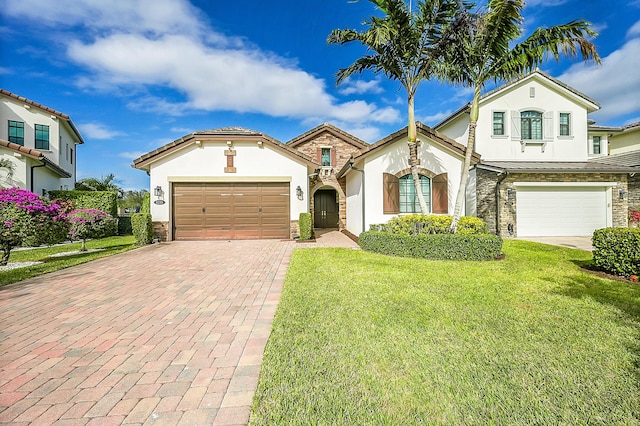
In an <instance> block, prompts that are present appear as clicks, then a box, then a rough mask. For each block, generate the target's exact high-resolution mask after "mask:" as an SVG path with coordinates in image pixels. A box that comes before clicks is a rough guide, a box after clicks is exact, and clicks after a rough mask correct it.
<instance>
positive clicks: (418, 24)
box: [327, 0, 469, 213]
mask: <svg viewBox="0 0 640 426" xmlns="http://www.w3.org/2000/svg"><path fill="white" fill-rule="evenodd" d="M369 1H370V2H371V3H373V4H374V5H375V6H377V8H378V9H380V10H381V11H382V12H383V13H384V16H382V17H375V16H373V17H371V18H369V20H368V21H366V22H364V25H365V26H366V27H367V29H366V30H365V31H362V32H360V31H357V30H353V29H343V30H333V31H332V32H331V34H330V35H329V37H328V38H327V42H328V43H330V44H346V43H350V42H354V41H357V42H359V43H361V44H362V45H363V46H365V47H366V48H367V51H368V54H367V55H365V56H363V57H361V58H359V59H357V60H356V61H355V62H354V63H353V64H351V65H350V66H349V67H347V68H343V69H340V70H339V71H338V72H337V74H336V77H337V81H336V84H340V83H341V82H342V81H344V80H345V79H346V78H347V77H349V76H351V75H353V74H355V73H362V72H364V71H372V72H374V73H382V74H384V75H385V76H386V77H387V78H389V79H391V80H397V81H398V82H400V84H401V85H402V86H403V87H404V89H405V90H406V92H407V109H408V114H407V115H408V122H409V123H408V140H409V165H410V167H411V175H412V177H413V183H414V185H415V190H416V194H417V196H418V201H419V203H420V209H421V210H422V212H423V213H428V207H427V204H426V202H425V199H424V195H423V194H422V189H421V186H420V179H419V176H418V147H417V143H418V141H417V129H416V121H415V109H414V102H415V95H416V90H417V89H418V86H419V85H420V83H421V82H422V81H424V80H427V79H429V78H431V77H433V75H434V71H435V69H436V65H437V64H438V62H439V61H440V60H441V59H442V53H443V52H444V50H445V49H444V47H445V46H446V45H447V44H449V43H451V39H452V38H453V34H454V29H455V28H456V27H457V26H456V25H455V23H456V17H457V16H459V15H460V13H459V12H460V10H461V9H465V8H468V7H469V5H468V4H467V2H466V0H420V1H418V2H417V4H416V11H415V12H414V11H413V10H412V7H411V6H409V7H408V6H407V4H406V2H405V0H369Z"/></svg>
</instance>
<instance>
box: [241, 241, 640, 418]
mask: <svg viewBox="0 0 640 426" xmlns="http://www.w3.org/2000/svg"><path fill="white" fill-rule="evenodd" d="M504 252H505V254H506V259H505V260H503V261H495V262H452V261H428V260H416V259H404V258H397V257H389V256H383V255H377V254H372V253H367V252H364V251H353V250H347V249H305V250H296V251H295V252H294V254H293V257H292V260H291V265H290V268H289V272H288V275H287V279H286V283H285V286H284V290H283V294H282V298H281V301H280V305H279V307H278V311H277V313H276V318H275V321H274V324H273V331H272V334H271V337H270V338H269V342H268V344H267V348H266V351H265V356H264V360H263V366H262V371H261V376H260V381H259V385H258V390H257V393H256V395H255V398H254V402H253V406H252V417H251V418H252V424H255V425H263V424H264V425H273V424H389V425H405V424H442V425H449V424H478V425H485V424H497V425H503V424H628V425H632V424H640V397H639V395H640V286H639V285H637V284H632V283H624V282H620V281H613V280H609V279H606V278H600V277H597V276H594V275H591V274H589V273H587V272H585V271H583V270H581V269H580V266H581V265H582V266H584V265H587V264H589V262H590V259H591V254H590V253H588V252H584V251H581V250H575V249H566V248H561V247H552V246H548V245H543V244H536V243H531V242H526V241H506V242H505V245H504Z"/></svg>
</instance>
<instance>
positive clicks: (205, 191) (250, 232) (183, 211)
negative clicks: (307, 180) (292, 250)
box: [173, 182, 290, 240]
mask: <svg viewBox="0 0 640 426" xmlns="http://www.w3.org/2000/svg"><path fill="white" fill-rule="evenodd" d="M289 194H290V191H289V182H213V183H211V182H193V183H188V182H184V183H183V182H176V183H174V184H173V239H175V240H204V239H234V240H237V239H262V238H289V233H290V229H289V227H290V221H289V214H290V213H289V211H290V210H289V203H290V200H289V198H290V197H289Z"/></svg>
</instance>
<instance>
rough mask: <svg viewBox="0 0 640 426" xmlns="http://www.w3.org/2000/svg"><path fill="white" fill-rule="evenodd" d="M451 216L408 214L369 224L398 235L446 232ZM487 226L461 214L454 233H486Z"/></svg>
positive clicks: (475, 218)
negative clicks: (376, 223) (382, 222)
mask: <svg viewBox="0 0 640 426" xmlns="http://www.w3.org/2000/svg"><path fill="white" fill-rule="evenodd" d="M451 220H452V217H451V216H449V215H435V214H432V215H424V214H410V215H406V216H397V217H394V218H393V219H391V220H390V221H389V222H387V223H384V224H381V225H371V230H372V231H382V232H390V233H392V234H399V235H417V234H448V233H449V227H450V226H451ZM487 232H488V227H487V224H486V222H485V221H483V220H482V219H480V218H478V217H471V216H462V217H461V218H460V221H459V222H458V228H457V231H456V234H461V235H470V234H486V233H487Z"/></svg>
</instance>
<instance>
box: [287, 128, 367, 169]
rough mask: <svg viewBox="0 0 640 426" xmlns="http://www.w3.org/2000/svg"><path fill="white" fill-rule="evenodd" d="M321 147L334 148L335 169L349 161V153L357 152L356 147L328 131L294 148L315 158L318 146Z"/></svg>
mask: <svg viewBox="0 0 640 426" xmlns="http://www.w3.org/2000/svg"><path fill="white" fill-rule="evenodd" d="M321 147H332V148H333V149H335V150H336V165H335V167H334V169H335V171H339V170H340V169H341V168H342V166H344V165H345V164H346V163H347V161H349V159H350V158H351V154H353V153H357V152H359V150H358V148H356V147H355V146H353V145H351V144H350V143H348V142H346V141H344V140H342V139H340V138H338V137H336V136H334V135H332V134H331V133H329V132H324V133H322V134H321V135H320V136H318V137H317V138H314V139H312V140H310V141H307V142H304V143H302V144H300V145H298V146H296V147H295V148H296V149H297V150H298V151H300V152H302V153H303V154H305V155H307V156H309V157H311V158H316V156H317V152H318V148H321Z"/></svg>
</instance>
